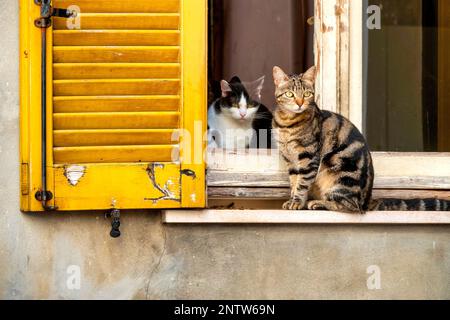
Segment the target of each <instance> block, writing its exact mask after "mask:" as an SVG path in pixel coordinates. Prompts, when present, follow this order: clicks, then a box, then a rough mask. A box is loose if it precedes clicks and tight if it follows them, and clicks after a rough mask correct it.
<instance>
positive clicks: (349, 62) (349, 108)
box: [314, 0, 450, 190]
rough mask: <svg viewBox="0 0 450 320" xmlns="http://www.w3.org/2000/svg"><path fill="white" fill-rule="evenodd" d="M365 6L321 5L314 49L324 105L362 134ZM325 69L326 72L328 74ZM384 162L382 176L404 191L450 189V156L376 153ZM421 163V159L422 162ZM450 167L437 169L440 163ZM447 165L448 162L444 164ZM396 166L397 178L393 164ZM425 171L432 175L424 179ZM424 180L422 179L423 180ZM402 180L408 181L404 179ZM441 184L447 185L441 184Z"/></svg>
mask: <svg viewBox="0 0 450 320" xmlns="http://www.w3.org/2000/svg"><path fill="white" fill-rule="evenodd" d="M364 4H367V0H364V1H361V0H330V1H317V0H316V1H315V18H314V19H315V20H314V22H315V23H314V24H315V32H314V38H315V40H314V44H315V45H314V51H315V61H316V65H318V66H319V68H318V74H317V83H316V86H317V88H316V91H317V97H318V104H319V106H321V107H322V108H323V109H326V110H330V111H333V112H337V113H340V114H342V115H344V116H346V117H347V118H349V119H350V121H352V122H353V123H354V124H355V125H356V126H357V127H358V128H359V129H360V130H361V131H363V128H364V99H363V95H364V93H365V92H364V88H363V77H364V56H363V46H364V42H363V41H364V32H365V30H366V28H365V26H364V25H363V21H364V16H363V14H364V12H363V8H364ZM323 70H326V75H325V74H324V72H323ZM372 154H373V156H374V158H376V159H378V160H379V165H378V166H377V165H376V164H375V166H376V175H378V176H383V177H384V178H386V179H389V180H391V181H393V182H394V181H395V179H396V178H398V179H399V180H398V181H399V183H394V184H393V185H392V186H391V187H390V188H391V189H397V188H398V187H399V186H400V184H401V183H400V181H401V182H402V183H403V184H404V186H403V188H404V189H433V190H446V189H450V175H449V174H448V172H449V171H450V153H447V152H417V153H414V152H373V153H372ZM415 158H417V159H420V161H416V159H415ZM437 159H440V160H443V159H448V165H444V166H440V165H438V166H436V160H437ZM444 161H445V160H444ZM392 163H395V168H396V170H397V171H396V172H395V174H393V172H392V170H391V168H390V166H391V165H392ZM421 172H426V174H425V175H424V174H423V173H422V174H421ZM419 176H420V179H417V178H418V177H419ZM400 177H402V178H401V179H400ZM437 180H440V181H441V182H442V183H437Z"/></svg>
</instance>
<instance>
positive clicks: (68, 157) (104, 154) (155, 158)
mask: <svg viewBox="0 0 450 320" xmlns="http://www.w3.org/2000/svg"><path fill="white" fill-rule="evenodd" d="M177 150H178V147H177V146H175V145H164V146H104V147H57V148H54V149H53V151H54V157H55V161H56V162H58V163H117V162H175V161H178V156H177V153H178V152H177Z"/></svg>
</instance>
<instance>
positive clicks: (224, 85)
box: [220, 80, 232, 98]
mask: <svg viewBox="0 0 450 320" xmlns="http://www.w3.org/2000/svg"><path fill="white" fill-rule="evenodd" d="M220 89H221V90H222V97H223V98H225V97H228V95H229V94H230V93H231V92H232V90H231V86H230V84H229V83H228V82H227V81H225V80H222V81H220Z"/></svg>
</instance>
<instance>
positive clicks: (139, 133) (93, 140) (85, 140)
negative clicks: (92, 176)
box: [53, 129, 177, 147]
mask: <svg viewBox="0 0 450 320" xmlns="http://www.w3.org/2000/svg"><path fill="white" fill-rule="evenodd" d="M176 132H177V131H176V130H167V129H158V130H151V129H147V130H145V129H141V130H125V129H119V130H55V132H54V137H53V143H54V146H55V147H74V146H119V145H161V144H171V143H174V142H175V141H174V140H175V139H176Z"/></svg>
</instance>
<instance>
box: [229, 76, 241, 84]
mask: <svg viewBox="0 0 450 320" xmlns="http://www.w3.org/2000/svg"><path fill="white" fill-rule="evenodd" d="M230 83H241V79H239V77H237V76H234V77H233V78H231V80H230Z"/></svg>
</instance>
